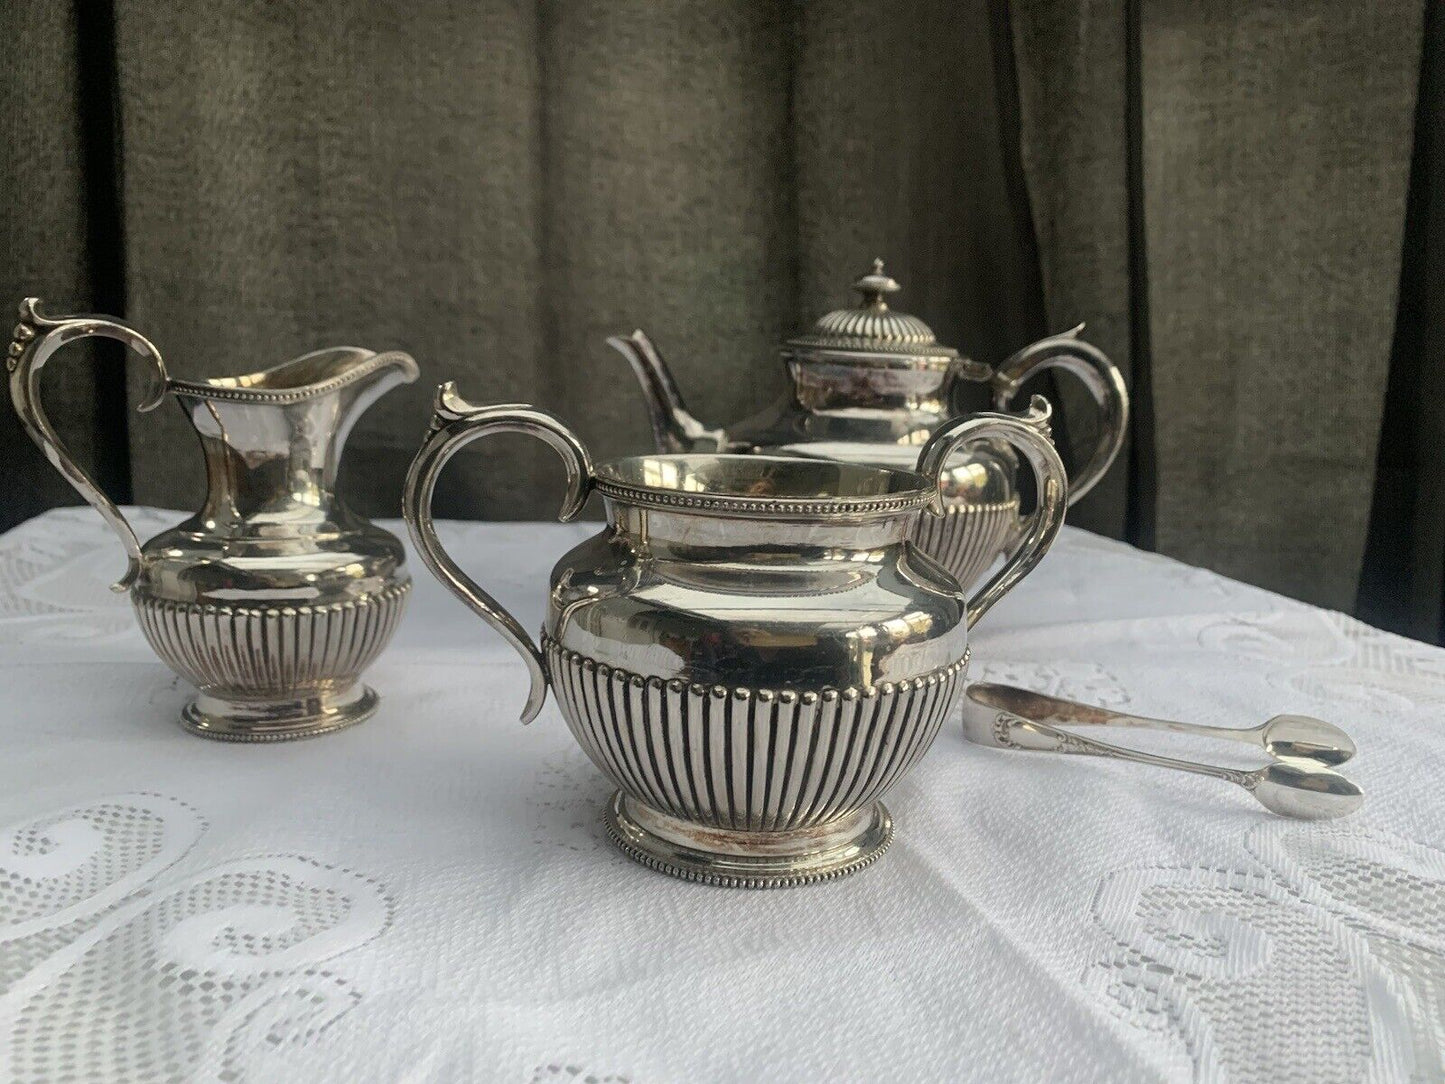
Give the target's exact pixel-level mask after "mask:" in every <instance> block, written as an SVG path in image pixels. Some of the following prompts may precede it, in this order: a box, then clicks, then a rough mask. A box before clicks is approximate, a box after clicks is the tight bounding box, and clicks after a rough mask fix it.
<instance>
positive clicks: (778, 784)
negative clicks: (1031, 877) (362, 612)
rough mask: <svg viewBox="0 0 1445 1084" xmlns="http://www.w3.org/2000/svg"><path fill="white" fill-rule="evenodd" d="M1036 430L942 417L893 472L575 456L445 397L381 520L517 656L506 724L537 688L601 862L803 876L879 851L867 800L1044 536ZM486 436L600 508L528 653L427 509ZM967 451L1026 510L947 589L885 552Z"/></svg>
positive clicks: (782, 461) (941, 702)
mask: <svg viewBox="0 0 1445 1084" xmlns="http://www.w3.org/2000/svg"><path fill="white" fill-rule="evenodd" d="M1046 417H1047V403H1046V402H1045V401H1044V400H1043V399H1042V398H1036V399H1035V400H1034V404H1033V410H1032V412H1031V414H1030V415H1029V416H1028V417H1027V418H1025V419H1022V420H1021V419H1019V418H1015V417H1011V416H1006V415H1001V414H980V415H975V416H973V417H970V418H962V419H955V420H953V421H950V422H946V423H944V424H943V425H942V426H941V427H940V428H939V430H938V432H937V433H935V434H934V436H933V437H932V439H931V440H930V441H929V442H928V443H927V444H925V445H924V446H923V447H922V448H921V449H919V451H920V454H919V456H918V458H917V462H916V466H917V472H916V473H915V472H913V471H907V472H905V471H893V470H885V469H881V468H876V467H869V466H863V465H858V464H851V463H834V462H826V461H822V460H815V459H799V458H788V457H775V456H739V455H726V454H691V455H687V454H682V455H648V456H634V457H630V458H625V459H617V460H612V461H610V462H606V463H601V464H597V465H594V464H593V462H592V459H591V457H590V456H589V455H588V453H587V451H586V449H585V448H584V447H583V446H582V444H581V442H580V441H579V440H578V439H577V437H576V436H574V435H573V433H572V432H571V431H570V430H569V429H568V428H567V427H566V426H565V425H563V424H562V422H560V421H559V420H558V419H557V418H555V417H554V416H553V415H551V414H548V413H546V412H545V411H541V410H537V409H535V408H533V407H530V406H525V405H518V404H505V405H501V406H480V407H479V406H473V405H472V404H470V403H468V402H466V401H465V400H464V399H462V398H461V397H460V396H459V395H457V393H456V389H455V387H454V385H451V384H447V385H444V386H443V387H442V388H441V389H440V390H439V392H438V397H437V404H436V412H435V416H434V417H433V420H432V426H431V430H430V432H429V433H428V435H427V437H426V440H425V441H424V442H423V444H422V446H421V448H420V450H419V451H418V452H417V455H416V458H415V459H414V460H413V462H412V465H411V469H410V471H409V472H408V474H407V479H406V487H405V491H404V496H403V502H402V504H403V507H402V510H403V514H404V515H405V516H406V521H407V526H408V528H409V529H410V531H411V536H412V540H413V541H414V542H415V544H416V547H417V550H418V552H419V553H420V554H421V556H422V559H423V560H424V561H425V562H426V564H427V566H428V567H429V568H430V569H431V570H432V572H433V573H434V574H435V575H436V576H437V578H438V579H439V580H440V581H441V582H442V583H443V584H444V585H445V586H447V587H448V588H449V589H450V590H451V591H452V592H453V593H455V594H456V595H457V596H458V597H459V598H460V599H461V600H462V601H463V602H464V603H466V604H467V605H468V606H469V607H470V608H471V609H472V610H473V611H474V612H475V613H476V614H477V615H478V616H479V617H481V618H482V619H483V620H484V621H486V622H487V623H488V624H490V625H491V626H492V627H493V628H495V629H496V630H497V631H498V632H499V633H500V634H501V635H502V636H503V637H504V638H505V639H506V640H507V641H508V642H509V643H510V644H512V646H513V647H514V648H516V650H517V652H518V653H519V654H520V655H521V656H522V659H523V661H524V662H525V663H526V665H527V668H528V670H529V672H530V674H531V692H530V695H529V696H528V699H527V703H526V707H525V709H524V711H523V714H522V719H523V722H527V721H530V720H531V719H532V718H533V717H535V716H536V714H537V713H538V711H540V710H541V708H542V705H543V702H544V700H545V697H546V694H547V688H548V687H549V686H550V687H551V689H552V690H553V692H554V693H555V695H556V697H557V701H558V703H559V705H560V707H561V711H562V715H563V717H564V718H565V719H566V721H567V725H568V727H569V728H570V729H571V731H572V735H573V736H574V737H575V738H576V739H577V741H578V743H579V744H581V746H582V748H583V749H584V750H586V752H587V754H588V756H589V757H590V758H591V759H592V761H593V763H594V764H596V766H597V768H598V769H599V770H600V771H601V772H602V773H603V774H604V775H605V776H606V777H607V778H608V779H609V780H610V781H611V782H612V784H613V785H614V786H615V787H616V788H617V793H616V795H615V796H614V798H613V800H612V802H611V804H610V805H609V807H608V808H607V811H606V823H607V830H608V833H609V835H610V836H611V838H612V840H613V842H614V843H615V844H616V845H617V846H618V847H619V848H620V849H621V850H622V851H623V852H624V853H626V854H627V855H629V856H630V857H632V858H634V859H636V860H637V861H640V862H642V863H643V864H645V865H648V866H650V867H652V868H654V869H657V870H661V871H663V872H666V873H670V874H674V875H676V876H680V877H684V878H687V879H689V880H694V881H704V882H708V883H711V884H719V885H736V886H744V887H767V886H774V885H791V884H803V883H808V882H812V881H818V880H823V879H826V878H831V877H838V876H841V875H843V874H845V873H849V872H851V871H853V870H856V869H860V868H862V867H863V866H866V865H868V864H869V863H870V862H872V861H873V860H874V859H876V858H877V857H878V856H879V855H880V854H881V853H882V852H883V850H884V848H886V847H887V846H888V843H889V840H890V839H891V838H892V833H893V826H892V821H891V820H890V818H889V815H888V811H887V810H886V809H885V808H884V806H883V803H882V802H881V801H880V799H881V798H882V797H883V796H884V795H885V794H887V793H888V791H889V789H890V788H891V787H893V786H894V785H895V784H896V783H897V782H898V781H899V780H900V779H901V778H903V776H904V775H906V774H907V772H908V770H909V768H910V767H911V766H912V765H913V764H914V763H915V762H916V761H917V760H918V759H919V758H920V757H921V756H922V755H923V754H924V752H925V751H927V749H928V747H929V744H930V743H931V742H932V741H933V738H934V736H935V735H936V734H937V733H938V730H939V727H940V726H941V725H942V723H943V721H944V720H945V719H946V718H948V717H949V716H950V713H951V712H952V710H953V708H954V705H955V703H956V701H957V698H958V695H959V693H960V692H961V690H962V689H963V682H964V674H965V670H966V667H967V664H968V630H969V627H970V626H971V625H973V624H974V623H975V622H976V621H977V620H978V619H979V618H980V617H982V616H983V614H984V613H986V612H987V611H988V609H989V607H991V606H992V605H993V604H994V603H995V602H997V601H998V599H999V598H1001V597H1002V596H1003V595H1004V594H1005V593H1006V592H1007V591H1009V590H1010V589H1011V588H1012V587H1013V586H1014V585H1015V584H1017V583H1018V582H1019V581H1020V580H1021V579H1022V578H1023V577H1024V576H1025V575H1027V574H1028V572H1029V571H1030V570H1031V569H1032V568H1033V567H1034V565H1035V564H1036V563H1037V562H1038V561H1039V559H1040V558H1042V557H1043V555H1044V553H1045V552H1046V551H1047V550H1048V548H1049V546H1050V545H1051V544H1052V542H1053V540H1054V537H1055V535H1056V534H1057V533H1058V530H1059V526H1060V524H1061V522H1062V520H1063V511H1064V501H1065V498H1064V493H1065V488H1066V481H1065V474H1064V466H1063V464H1062V462H1060V460H1059V457H1058V454H1057V453H1056V452H1055V451H1054V448H1053V445H1052V444H1051V443H1050V442H1049V440H1048V438H1047V437H1046V436H1045V435H1044V434H1043V432H1042V423H1043V421H1044V420H1045V418H1046ZM502 432H520V433H527V434H530V435H532V436H535V437H538V438H540V439H541V440H543V441H545V442H546V443H547V444H549V445H550V446H551V447H552V448H553V449H554V450H555V451H556V452H557V453H558V454H559V455H560V456H561V458H562V460H563V462H564V463H565V464H566V468H567V493H566V499H565V501H564V503H563V505H562V511H561V513H560V517H559V518H561V519H563V520H567V519H571V518H573V517H574V516H576V515H577V514H578V513H579V512H580V511H581V510H582V507H583V505H584V504H585V503H586V502H587V498H588V496H589V494H591V493H592V492H593V491H594V490H595V491H597V492H598V493H600V494H601V495H602V497H603V501H604V504H605V506H606V513H607V524H606V526H605V527H604V528H603V529H602V530H601V531H600V532H598V533H597V534H596V535H595V536H593V537H592V538H589V539H588V540H587V541H585V542H583V543H582V544H581V545H579V546H577V547H576V548H574V549H573V550H572V551H571V552H570V553H568V554H567V555H566V556H564V557H563V558H562V559H561V560H560V561H559V562H558V563H557V565H556V567H555V568H554V569H553V571H552V576H551V582H550V584H549V591H548V598H547V614H546V618H545V623H544V626H543V629H542V636H541V641H540V643H537V642H534V641H533V640H532V638H531V636H529V635H528V633H527V631H526V630H525V629H524V628H522V626H521V625H520V624H518V622H517V621H516V619H515V618H514V617H513V616H512V615H511V614H510V613H508V612H507V611H506V610H505V609H504V608H503V607H502V606H501V605H499V604H498V603H497V601H496V600H495V599H494V598H493V597H492V596H491V595H489V594H488V593H487V592H486V591H485V590H484V589H483V588H482V587H481V586H479V585H478V584H477V583H476V582H475V581H474V580H473V579H472V578H471V577H470V576H469V575H468V574H467V573H466V572H464V571H463V570H462V569H461V568H459V567H458V566H457V565H456V563H455V562H454V561H453V560H452V558H451V557H450V556H449V555H448V554H447V552H446V550H445V549H444V548H443V546H442V543H441V541H440V540H439V539H438V537H437V533H436V530H435V527H434V525H433V523H432V518H431V511H430V509H431V499H432V491H433V489H434V488H435V486H436V482H437V478H438V476H439V475H440V473H441V471H442V468H443V467H444V466H445V465H446V463H447V461H448V459H450V458H451V456H452V455H454V454H455V453H456V452H457V451H458V450H460V449H461V448H462V447H463V446H464V445H466V444H469V443H471V442H472V441H474V440H477V439H479V438H481V437H484V436H487V435H489V434H493V433H502ZM978 440H998V441H1002V442H1004V443H1006V444H1007V445H1008V446H1010V447H1012V448H1014V449H1016V450H1017V452H1018V453H1019V454H1020V455H1021V456H1022V458H1023V459H1024V461H1025V462H1027V463H1028V465H1029V467H1030V468H1031V469H1032V471H1033V473H1034V477H1035V480H1036V482H1037V490H1038V494H1039V507H1038V511H1037V512H1036V514H1034V515H1033V516H1031V517H1030V519H1029V521H1028V524H1027V527H1026V528H1025V530H1024V532H1023V534H1022V537H1021V539H1020V540H1019V541H1018V543H1017V545H1016V548H1015V550H1014V552H1013V553H1012V554H1011V556H1010V557H1009V560H1008V561H1007V562H1006V563H1005V565H1004V566H1003V567H1002V568H1001V569H1000V570H999V571H998V572H997V573H996V574H995V575H994V576H993V577H992V578H991V579H990V580H989V581H988V583H987V584H986V585H984V586H983V587H982V588H981V589H980V590H979V591H977V592H976V593H974V594H973V595H972V596H971V597H970V596H966V595H965V594H964V592H963V590H962V589H961V588H960V587H959V584H958V581H957V580H956V579H954V577H953V576H952V575H950V574H949V573H948V572H947V571H946V570H945V569H944V568H942V567H941V566H940V565H939V564H938V563H937V562H935V561H934V560H932V559H931V558H929V557H928V556H927V555H925V554H924V553H923V552H921V551H920V550H919V549H918V548H917V547H915V546H914V545H913V544H912V542H910V541H909V538H910V535H911V534H912V533H913V530H914V524H915V522H916V520H917V519H918V517H919V515H920V513H923V512H924V511H925V509H926V514H929V515H933V516H937V515H941V514H945V506H944V503H943V496H942V487H943V484H944V482H945V478H946V472H945V471H944V469H943V465H944V463H945V462H946V461H947V460H948V459H949V457H950V456H951V455H952V454H953V452H954V451H955V449H957V448H959V447H961V446H964V445H967V444H971V443H972V442H975V441H978Z"/></svg>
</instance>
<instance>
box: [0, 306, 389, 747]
mask: <svg viewBox="0 0 1445 1084" xmlns="http://www.w3.org/2000/svg"><path fill="white" fill-rule="evenodd" d="M38 306H39V302H38V301H37V300H36V299H35V298H28V299H26V301H25V302H23V303H22V305H21V307H20V322H19V324H18V325H17V326H16V328H15V332H14V338H13V342H12V343H11V346H10V353H9V358H8V363H7V365H8V369H9V372H10V396H11V401H12V403H13V404H14V406H15V410H16V413H17V414H18V415H19V417H20V420H21V423H22V424H23V425H24V426H25V429H26V431H27V432H28V433H29V434H30V436H31V438H32V439H34V441H35V442H36V444H38V445H39V446H40V447H41V449H42V450H43V451H44V452H45V454H46V456H47V457H48V458H49V459H50V461H51V462H52V463H53V464H54V465H55V467H56V469H57V470H59V471H60V472H61V473H62V474H63V475H64V476H65V477H66V479H67V480H69V481H70V483H71V485H73V486H74V487H75V488H76V490H77V491H78V492H79V493H80V494H81V495H82V496H83V497H84V498H85V499H86V500H87V501H88V502H89V503H90V504H91V505H92V506H93V507H95V508H96V510H97V511H99V512H100V514H101V515H102V516H103V517H104V518H105V520H106V522H107V523H109V524H110V526H111V527H112V529H114V530H115V532H116V534H117V535H118V536H119V537H120V540H121V543H122V544H123V545H124V547H125V552H126V556H127V559H128V565H127V569H126V572H125V574H124V575H123V576H122V577H121V579H120V580H119V581H118V582H117V583H116V585H115V589H116V590H119V591H129V593H130V597H131V601H132V603H133V604H134V607H135V611H136V616H137V619H138V620H139V622H140V626H141V629H142V631H143V632H144V633H145V635H146V639H147V640H148V641H149V642H150V645H151V647H152V648H153V649H154V650H155V652H156V653H157V654H158V655H159V656H160V657H161V659H162V660H163V661H164V662H165V663H166V664H167V665H169V666H170V667H171V669H173V670H174V671H175V672H176V673H178V674H180V675H181V676H182V677H183V678H185V679H186V680H187V681H189V682H191V683H192V684H194V685H195V686H196V687H197V689H198V690H199V695H198V697H197V698H196V700H194V701H193V702H192V703H191V704H189V705H188V706H187V707H186V709H185V712H184V714H183V718H182V723H183V725H184V726H185V727H186V728H187V729H189V730H192V731H193V732H195V733H199V734H203V735H206V736H207V737H214V738H221V739H224V740H229V741H278V740H282V739H285V738H299V737H311V736H314V735H317V734H322V733H326V732H328V731H331V730H337V729H340V728H341V727H344V726H349V725H351V724H352V723H356V722H360V721H361V720H362V719H365V718H366V717H367V716H368V715H370V714H371V713H372V711H374V710H375V707H376V703H377V698H376V694H375V693H374V692H373V691H371V690H370V689H368V688H367V687H366V686H364V685H361V684H360V683H359V682H358V680H357V679H358V677H359V675H360V674H361V672H362V671H363V670H364V669H365V668H366V667H367V666H369V665H370V664H371V662H372V661H373V660H375V658H376V656H377V655H378V654H380V652H381V651H382V649H383V648H384V647H385V646H386V644H387V642H388V640H390V638H391V635H392V633H393V632H394V631H395V629H396V626H397V623H398V621H399V620H400V618H401V613H402V610H403V608H404V606H405V603H406V598H407V593H408V592H409V590H410V587H411V579H410V576H409V575H408V573H407V571H406V569H405V567H404V562H405V552H404V550H403V548H402V544H401V541H400V539H398V538H396V536H394V535H392V534H391V533H390V532H388V531H384V530H382V529H381V528H380V527H377V526H375V525H374V524H371V523H369V522H368V521H367V520H365V519H364V518H362V517H360V516H358V515H356V514H355V513H353V512H352V511H350V509H348V508H347V507H346V506H345V505H344V504H343V503H342V502H341V501H340V500H339V498H338V497H337V495H336V491H335V482H336V470H337V465H338V462H339V460H340V458H341V452H342V448H343V446H344V444H345V441H346V437H347V434H348V433H349V432H350V430H351V427H352V425H353V424H354V423H355V421H356V419H357V418H358V417H359V416H360V415H361V413H362V412H363V411H365V410H366V408H367V407H369V406H370V405H371V404H372V403H373V402H375V401H376V399H377V398H378V397H380V396H381V395H382V394H384V393H385V392H387V391H388V390H390V389H391V388H393V387H395V386H397V385H398V384H402V383H409V382H411V381H412V380H415V379H416V376H417V367H416V362H414V361H413V360H412V359H411V358H410V357H408V356H407V355H406V354H402V353H398V352H389V353H384V354H378V353H375V352H373V351H369V350H361V349H357V348H355V347H337V348H334V349H330V350H320V351H317V352H315V353H312V354H307V355H305V356H303V357H299V358H296V359H295V360H293V361H289V362H286V363H284V364H282V365H278V366H275V367H274V368H271V369H267V370H264V371H262V372H256V373H250V374H247V375H245V376H236V377H221V378H217V379H213V380H202V381H181V380H173V379H170V378H169V377H168V375H167V373H166V369H165V364H164V362H163V361H162V360H161V355H160V352H159V351H158V350H157V349H156V348H155V346H154V345H153V344H152V343H151V342H150V341H149V340H148V339H146V338H145V337H144V336H143V335H141V334H140V333H139V332H137V331H136V330H135V329H134V328H131V327H130V326H129V325H127V324H125V323H123V322H121V321H118V320H112V319H109V318H107V317H101V316H71V317H58V318H50V317H45V316H42V315H41V314H40V313H39V311H38ZM87 336H105V337H108V338H113V339H118V340H120V341H121V342H123V343H125V344H126V345H127V346H129V347H130V348H131V349H132V350H134V351H135V352H136V353H137V354H139V355H140V356H141V357H142V358H144V359H145V360H146V361H147V362H148V363H149V365H150V371H151V374H152V378H153V379H152V384H151V388H150V391H149V393H148V394H147V395H146V397H145V399H144V401H143V403H142V409H150V408H152V407H154V406H156V405H157V404H158V403H159V402H160V401H161V400H162V399H163V398H164V396H165V394H166V393H167V392H168V393H169V394H170V395H171V396H172V397H173V398H174V399H175V401H176V402H177V403H178V404H179V406H180V408H181V409H182V410H183V411H184V412H185V414H186V417H187V418H188V419H189V420H190V422H191V424H192V425H193V426H194V428H195V431H196V435H197V437H198V439H199V440H200V445H201V453H202V456H203V457H204V460H205V465H206V478H207V494H206V500H205V504H204V506H203V507H202V508H201V510H200V511H199V512H197V513H196V514H195V515H194V516H192V517H190V518H189V519H187V520H186V521H185V522H183V523H181V524H179V525H178V526H176V527H173V528H171V529H170V530H167V531H162V532H161V533H160V534H158V535H157V536H156V537H155V538H152V539H151V540H150V541H149V542H147V543H146V544H145V545H144V546H142V545H141V544H140V542H139V540H138V539H137V538H136V535H135V532H134V531H132V530H131V528H130V525H129V524H128V523H127V522H126V520H125V517H124V516H123V515H122V514H121V512H120V510H119V509H118V508H117V507H116V506H115V504H114V503H112V502H111V500H110V499H109V498H108V497H106V496H105V494H104V493H102V492H101V491H100V490H99V489H98V488H97V487H96V485H95V483H94V482H93V481H92V479H91V478H90V476H89V474H87V473H86V471H85V470H84V468H82V467H81V466H80V465H79V464H77V463H76V462H75V461H74V460H73V459H72V458H71V456H70V454H69V452H68V451H67V450H66V448H65V446H64V444H63V443H62V442H61V441H60V439H59V437H58V436H57V435H56V433H55V431H54V429H53V428H52V427H51V425H50V422H49V419H47V418H46V416H45V413H44V411H43V410H42V408H41V402H40V373H41V370H42V369H43V367H44V366H45V364H46V362H47V361H49V359H50V357H51V356H52V355H53V354H54V353H55V351H56V350H58V349H59V348H60V347H61V346H63V345H65V344H66V343H68V342H73V341H74V340H76V339H80V338H84V337H87Z"/></svg>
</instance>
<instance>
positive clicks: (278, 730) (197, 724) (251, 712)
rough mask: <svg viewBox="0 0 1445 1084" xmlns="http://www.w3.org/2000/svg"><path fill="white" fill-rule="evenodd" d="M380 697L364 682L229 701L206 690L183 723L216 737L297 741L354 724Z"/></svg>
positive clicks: (193, 730)
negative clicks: (284, 695)
mask: <svg viewBox="0 0 1445 1084" xmlns="http://www.w3.org/2000/svg"><path fill="white" fill-rule="evenodd" d="M379 700H380V697H378V696H377V695H376V691H375V690H374V689H372V688H371V687H370V686H369V685H362V684H360V683H357V684H355V685H352V686H350V687H349V688H346V689H342V690H338V691H335V692H324V693H314V694H311V695H309V696H301V697H295V698H292V699H287V700H224V699H221V698H219V697H214V696H207V695H206V694H205V693H202V694H201V695H200V696H197V697H196V698H195V699H194V700H192V701H191V702H190V703H189V704H187V705H186V706H185V710H183V711H182V712H181V726H182V727H183V728H185V729H186V730H188V731H190V732H191V733H192V734H199V735H201V736H202V737H204V738H214V739H215V740H217V741H253V742H254V741H293V740H295V739H297V738H314V737H317V736H319V735H321V734H330V733H331V732H332V731H333V730H343V729H345V728H346V727H348V726H354V725H356V724H357V723H359V722H361V721H362V720H363V719H366V718H369V717H370V716H371V714H372V713H373V712H374V711H376V705H377V703H378V702H379Z"/></svg>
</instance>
